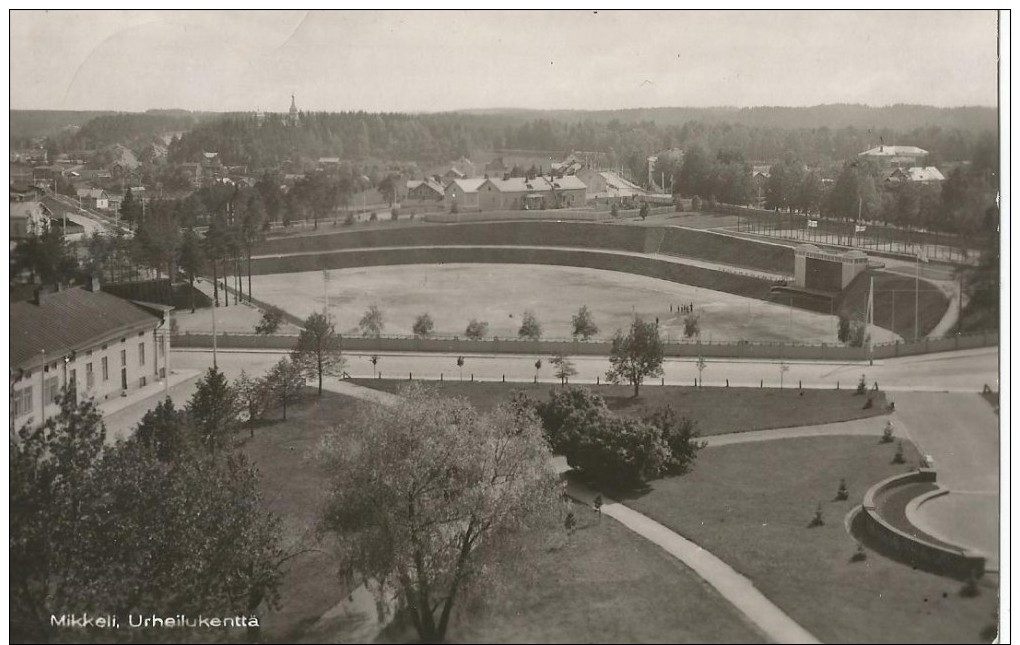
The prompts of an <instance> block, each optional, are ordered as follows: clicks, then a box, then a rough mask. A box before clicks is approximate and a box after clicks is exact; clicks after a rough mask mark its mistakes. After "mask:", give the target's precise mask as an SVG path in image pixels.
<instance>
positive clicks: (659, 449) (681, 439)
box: [536, 388, 704, 488]
mask: <svg viewBox="0 0 1020 645" xmlns="http://www.w3.org/2000/svg"><path fill="white" fill-rule="evenodd" d="M536 409H537V412H538V415H539V418H541V420H542V425H543V428H544V429H545V434H546V438H547V440H548V441H549V445H550V446H551V447H552V449H553V451H554V452H556V453H559V454H562V455H564V456H565V457H566V458H567V463H568V464H569V465H570V466H571V467H572V468H576V469H578V470H579V471H581V472H582V473H583V474H585V475H586V476H588V477H590V478H591V479H593V480H595V481H596V482H600V483H603V484H608V485H610V486H618V487H624V488H630V487H633V486H636V485H639V484H641V483H643V482H646V481H648V480H650V479H656V478H658V477H662V476H664V475H680V474H683V473H685V472H688V471H689V470H690V468H691V467H692V465H693V463H694V460H695V458H696V456H697V451H698V450H700V449H701V448H702V447H704V443H702V442H699V441H698V440H697V437H698V433H697V432H696V431H695V425H694V422H692V421H690V420H689V419H686V418H684V417H681V416H680V415H679V414H678V413H676V412H675V411H674V410H673V409H671V408H669V407H667V408H665V409H662V410H659V411H657V412H655V413H654V414H652V415H651V416H649V417H647V418H645V419H641V420H638V419H631V418H623V417H618V416H616V415H614V414H613V413H612V412H610V411H609V409H608V408H606V405H605V401H604V400H603V399H602V397H601V396H599V395H598V394H596V393H594V392H592V391H590V390H587V389H583V388H564V389H561V390H559V391H556V390H553V391H552V392H551V393H550V397H549V401H547V402H544V403H539V404H537V406H536Z"/></svg>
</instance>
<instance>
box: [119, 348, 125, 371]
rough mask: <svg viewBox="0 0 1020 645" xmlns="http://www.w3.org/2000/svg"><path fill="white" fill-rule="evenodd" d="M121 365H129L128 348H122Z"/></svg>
mask: <svg viewBox="0 0 1020 645" xmlns="http://www.w3.org/2000/svg"><path fill="white" fill-rule="evenodd" d="M120 366H121V367H127V350H126V349H122V350H120Z"/></svg>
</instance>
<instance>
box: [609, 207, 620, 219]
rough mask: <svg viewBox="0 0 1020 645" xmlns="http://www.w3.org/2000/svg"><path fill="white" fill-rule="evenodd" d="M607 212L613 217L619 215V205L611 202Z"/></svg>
mask: <svg viewBox="0 0 1020 645" xmlns="http://www.w3.org/2000/svg"><path fill="white" fill-rule="evenodd" d="M609 214H610V215H612V216H613V217H614V218H615V217H619V216H620V207H619V206H617V205H616V204H613V205H612V207H610V209H609Z"/></svg>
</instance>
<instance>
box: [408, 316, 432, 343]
mask: <svg viewBox="0 0 1020 645" xmlns="http://www.w3.org/2000/svg"><path fill="white" fill-rule="evenodd" d="M435 327H436V325H435V323H434V322H432V316H430V315H429V314H428V312H426V313H423V314H421V315H420V316H418V317H417V318H415V319H414V325H413V326H412V327H411V331H412V332H413V333H414V335H415V337H416V338H428V337H429V336H431V335H432V331H433V330H434V329H435Z"/></svg>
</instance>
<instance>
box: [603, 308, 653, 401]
mask: <svg viewBox="0 0 1020 645" xmlns="http://www.w3.org/2000/svg"><path fill="white" fill-rule="evenodd" d="M609 363H610V368H609V371H608V372H606V379H607V380H608V381H609V382H610V383H621V382H627V383H630V384H631V385H633V386H634V396H635V397H636V396H638V393H639V392H640V389H641V383H642V382H644V380H645V378H646V377H650V376H659V375H660V374H662V339H661V338H660V337H659V328H658V326H657V325H656V324H655V323H654V322H645V321H643V320H641V319H640V318H638V319H636V320H635V321H634V322H633V323H631V326H630V332H629V333H628V334H627V335H626V336H624V335H623V332H622V331H620V330H617V331H616V335H615V336H614V337H613V346H612V349H611V350H610V354H609Z"/></svg>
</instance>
